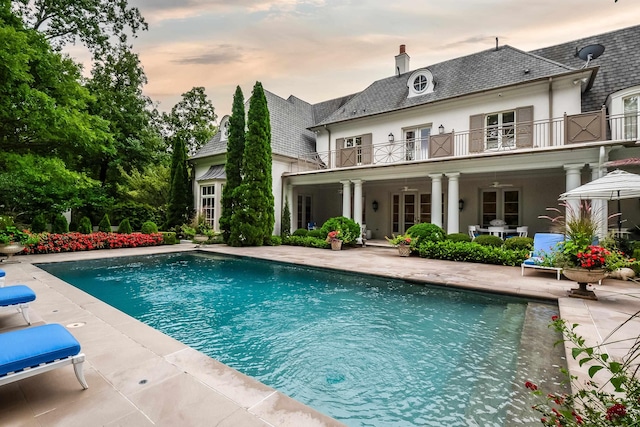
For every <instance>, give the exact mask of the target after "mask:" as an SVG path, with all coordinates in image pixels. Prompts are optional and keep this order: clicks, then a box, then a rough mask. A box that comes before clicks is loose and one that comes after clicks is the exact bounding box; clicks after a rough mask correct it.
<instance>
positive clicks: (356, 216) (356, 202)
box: [352, 179, 363, 226]
mask: <svg viewBox="0 0 640 427" xmlns="http://www.w3.org/2000/svg"><path fill="white" fill-rule="evenodd" d="M352 182H353V220H354V221H355V222H356V223H357V224H358V225H360V226H362V182H363V181H362V180H361V179H356V180H353V181H352Z"/></svg>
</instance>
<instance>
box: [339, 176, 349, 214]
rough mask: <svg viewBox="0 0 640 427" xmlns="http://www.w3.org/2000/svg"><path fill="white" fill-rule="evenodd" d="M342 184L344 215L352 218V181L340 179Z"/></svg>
mask: <svg viewBox="0 0 640 427" xmlns="http://www.w3.org/2000/svg"><path fill="white" fill-rule="evenodd" d="M340 184H342V216H344V217H346V218H351V181H340Z"/></svg>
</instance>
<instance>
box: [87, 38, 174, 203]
mask: <svg viewBox="0 0 640 427" xmlns="http://www.w3.org/2000/svg"><path fill="white" fill-rule="evenodd" d="M146 83H147V77H146V75H145V73H144V71H143V69H142V66H141V64H140V60H139V59H138V56H137V55H136V54H135V53H133V52H131V49H130V47H129V46H127V45H125V44H120V45H118V46H116V47H114V48H113V49H109V50H108V51H106V52H104V54H103V55H102V56H101V57H100V58H99V59H98V60H97V61H96V62H95V63H94V67H93V69H92V71H91V79H90V80H89V81H88V82H87V85H86V87H87V88H88V89H89V90H90V91H91V93H92V95H93V96H94V100H93V101H92V102H91V103H90V109H91V112H92V113H93V114H96V115H99V116H101V117H102V118H104V119H107V120H109V122H110V126H109V128H110V131H111V134H112V136H113V139H112V145H111V147H112V150H110V152H106V153H102V155H100V156H99V157H91V158H86V162H85V165H84V166H85V167H86V168H87V169H88V170H92V171H93V176H94V178H96V179H98V180H100V182H102V184H103V185H104V186H106V187H107V188H109V189H111V193H112V194H114V195H115V187H116V185H117V184H118V183H121V182H122V181H123V179H122V176H121V174H120V172H119V168H122V170H123V171H125V172H131V171H133V170H142V169H144V168H145V167H146V166H148V165H149V164H151V163H157V162H158V161H159V160H160V157H161V156H162V155H166V149H165V147H166V146H165V144H164V142H163V140H162V138H161V135H160V133H159V132H158V130H157V128H156V127H155V126H154V125H155V124H154V122H153V120H152V119H153V117H152V114H153V113H152V102H151V99H149V98H148V97H147V96H145V95H143V93H142V90H143V87H144V85H145V84H146Z"/></svg>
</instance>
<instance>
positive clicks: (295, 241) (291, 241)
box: [282, 236, 331, 249]
mask: <svg viewBox="0 0 640 427" xmlns="http://www.w3.org/2000/svg"><path fill="white" fill-rule="evenodd" d="M282 243H283V244H285V245H290V246H306V247H308V248H319V249H329V248H330V247H331V244H330V243H327V241H326V240H325V239H316V238H315V237H309V236H289V237H287V238H286V239H283V240H282Z"/></svg>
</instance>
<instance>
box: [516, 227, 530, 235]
mask: <svg viewBox="0 0 640 427" xmlns="http://www.w3.org/2000/svg"><path fill="white" fill-rule="evenodd" d="M516 233H518V237H527V236H528V235H529V226H527V225H523V226H521V227H516Z"/></svg>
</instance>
